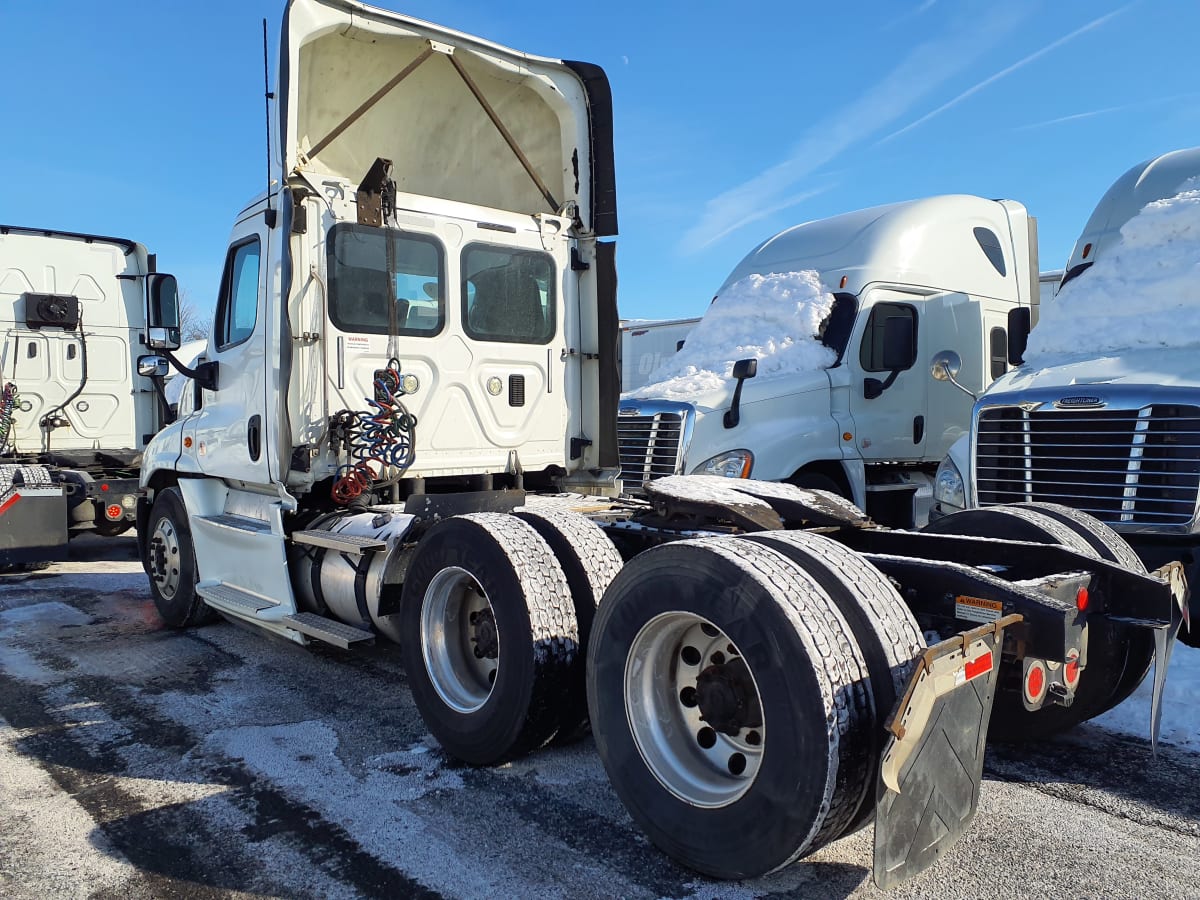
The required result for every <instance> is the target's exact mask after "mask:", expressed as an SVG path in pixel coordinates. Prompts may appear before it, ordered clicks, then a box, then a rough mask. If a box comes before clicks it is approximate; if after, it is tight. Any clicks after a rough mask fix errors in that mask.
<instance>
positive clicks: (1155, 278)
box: [1025, 178, 1200, 365]
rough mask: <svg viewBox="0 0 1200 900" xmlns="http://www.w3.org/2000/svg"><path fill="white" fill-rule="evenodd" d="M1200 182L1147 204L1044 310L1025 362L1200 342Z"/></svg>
mask: <svg viewBox="0 0 1200 900" xmlns="http://www.w3.org/2000/svg"><path fill="white" fill-rule="evenodd" d="M1197 284H1200V178H1192V179H1189V180H1188V181H1186V182H1184V184H1183V185H1181V186H1180V190H1179V193H1177V194H1176V195H1175V196H1174V197H1169V198H1167V199H1165V200H1156V201H1154V202H1152V203H1148V204H1146V206H1145V207H1144V208H1143V209H1142V211H1141V212H1140V213H1138V214H1137V215H1136V216H1134V217H1133V218H1132V219H1130V220H1129V221H1128V222H1126V223H1125V224H1124V225H1123V226H1122V228H1121V237H1120V239H1119V240H1118V241H1117V242H1116V243H1115V244H1113V245H1112V247H1110V248H1108V249H1107V250H1105V251H1104V253H1103V255H1101V256H1100V257H1099V258H1098V259H1097V260H1096V261H1095V263H1094V264H1093V265H1092V267H1091V268H1089V269H1088V270H1087V271H1085V272H1083V274H1081V275H1080V276H1079V277H1077V278H1075V279H1073V280H1071V281H1069V282H1067V284H1066V285H1064V286H1063V288H1062V290H1061V291H1059V293H1058V295H1057V296H1055V298H1054V300H1053V301H1052V302H1051V303H1046V304H1043V305H1042V309H1041V317H1040V319H1039V321H1038V324H1037V327H1036V328H1034V329H1033V333H1032V334H1030V336H1029V348H1028V350H1027V351H1026V353H1025V358H1026V360H1027V361H1033V362H1034V363H1035V365H1046V364H1047V362H1046V361H1045V360H1044V359H1038V357H1051V356H1054V355H1058V354H1079V353H1081V352H1086V353H1088V354H1089V355H1092V354H1095V353H1097V352H1099V353H1104V352H1111V351H1117V350H1140V349H1157V348H1160V347H1183V346H1190V345H1195V344H1198V343H1200V302H1197V300H1198V299H1200V298H1197V296H1196V285H1197Z"/></svg>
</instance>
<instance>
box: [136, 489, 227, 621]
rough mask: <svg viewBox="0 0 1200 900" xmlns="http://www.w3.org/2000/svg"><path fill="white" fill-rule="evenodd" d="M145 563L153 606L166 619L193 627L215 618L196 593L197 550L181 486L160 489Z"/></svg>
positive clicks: (152, 515) (151, 515)
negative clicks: (189, 525)
mask: <svg viewBox="0 0 1200 900" xmlns="http://www.w3.org/2000/svg"><path fill="white" fill-rule="evenodd" d="M144 564H145V567H146V572H147V573H148V574H149V576H150V594H151V596H152V597H153V598H154V607H155V608H156V609H157V610H158V614H159V615H160V616H161V617H162V620H163V621H164V622H166V623H167V624H168V625H170V626H171V627H172V628H191V627H192V626H195V625H205V624H207V623H209V622H212V621H213V620H214V619H216V612H214V611H213V610H212V609H211V608H210V607H208V606H206V605H205V603H204V600H203V598H202V597H201V596H200V595H199V594H197V593H196V553H195V550H194V548H193V547H192V531H191V528H189V527H188V518H187V509H186V508H185V507H184V505H183V497H182V495H181V494H180V493H179V488H174V487H171V488H166V489H164V490H161V491H159V492H158V496H157V497H156V498H155V499H154V506H153V507H152V508H151V510H150V520H149V538H148V539H147V541H146V558H145V560H144Z"/></svg>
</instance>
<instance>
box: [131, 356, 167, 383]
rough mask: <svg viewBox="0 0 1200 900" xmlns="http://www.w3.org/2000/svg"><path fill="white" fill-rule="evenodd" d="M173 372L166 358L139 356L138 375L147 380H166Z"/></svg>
mask: <svg viewBox="0 0 1200 900" xmlns="http://www.w3.org/2000/svg"><path fill="white" fill-rule="evenodd" d="M170 370H171V365H170V363H169V362H167V358H166V357H165V356H155V355H153V354H151V355H148V356H139V357H138V361H137V371H138V374H139V375H141V376H143V377H145V378H165V377H166V375H167V373H168V372H169V371H170Z"/></svg>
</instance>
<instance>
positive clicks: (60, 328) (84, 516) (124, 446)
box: [0, 225, 165, 566]
mask: <svg viewBox="0 0 1200 900" xmlns="http://www.w3.org/2000/svg"><path fill="white" fill-rule="evenodd" d="M153 271H154V256H153V255H152V254H150V253H148V252H147V250H146V248H145V246H143V245H142V244H139V243H137V242H136V241H130V240H125V239H123V238H112V237H102V236H100V235H93V234H76V233H72V232H65V231H54V230H50V229H41V228H22V227H18V226H11V225H5V226H0V327H2V328H3V332H4V343H3V345H2V346H0V566H29V565H37V564H39V563H42V562H45V561H47V560H51V559H55V558H59V557H61V556H62V555H63V554H64V553H65V550H66V545H67V540H68V536H70V535H75V534H79V533H82V532H85V531H90V532H93V533H99V534H104V535H116V534H120V533H121V532H123V531H125V530H127V529H128V528H130V527H132V526H133V523H134V517H135V504H136V497H137V493H138V466H139V464H140V462H141V452H142V448H143V447H144V446H145V444H146V442H147V441H148V440H149V439H150V437H151V436H152V435H153V434H154V433H155V432H156V431H158V429H159V427H160V426H161V425H162V424H163V422H164V421H165V417H164V407H163V405H162V404H161V403H160V401H159V396H160V395H159V394H158V392H157V391H156V389H155V387H154V384H153V382H152V380H151V379H150V378H146V377H143V376H141V375H139V374H137V372H136V371H135V368H134V367H135V362H136V359H137V356H138V353H139V352H141V348H140V347H139V341H140V340H141V337H142V333H143V332H144V330H145V324H146V322H145V310H146V299H145V281H146V276H147V274H149V273H151V272H153Z"/></svg>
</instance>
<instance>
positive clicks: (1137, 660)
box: [1018, 503, 1154, 715]
mask: <svg viewBox="0 0 1200 900" xmlns="http://www.w3.org/2000/svg"><path fill="white" fill-rule="evenodd" d="M1018 505H1019V506H1020V507H1021V508H1022V509H1032V510H1034V511H1035V512H1040V513H1042V514H1044V515H1047V516H1050V517H1051V518H1052V519H1057V520H1058V521H1060V522H1062V523H1063V524H1064V525H1066V526H1067V527H1068V528H1070V529H1071V530H1073V531H1074V532H1075V533H1076V534H1078V535H1079V536H1080V537H1081V538H1083V539H1084V540H1085V541H1087V542H1088V543H1089V544H1090V545H1091V547H1092V549H1093V550H1095V551H1096V552H1097V553H1098V554H1100V558H1101V559H1105V560H1108V561H1109V562H1115V563H1117V564H1118V565H1121V566H1124V567H1125V568H1126V569H1129V570H1130V571H1131V572H1138V573H1142V574H1144V573H1145V572H1146V566H1145V565H1144V564H1143V563H1142V560H1141V559H1140V558H1139V557H1138V555H1137V553H1136V552H1135V551H1134V549H1133V548H1132V547H1130V546H1129V542H1128V541H1126V540H1125V538H1123V537H1121V535H1119V534H1117V532H1115V531H1113V530H1112V529H1111V528H1109V527H1108V526H1107V525H1105V524H1104V523H1103V522H1101V521H1100V520H1099V519H1097V518H1095V517H1094V516H1089V515H1088V514H1087V513H1083V512H1080V511H1079V510H1077V509H1071V507H1069V506H1063V505H1061V504H1059V503H1021V504H1018ZM1099 624H1100V626H1101V628H1102V629H1103V630H1105V631H1108V632H1110V634H1109V635H1108V636H1107V637H1105V638H1104V640H1105V641H1107V642H1109V643H1118V644H1120V645H1121V646H1123V647H1124V648H1125V662H1124V664H1123V665H1121V667H1120V668H1121V670H1122V671H1121V677H1120V679H1119V680H1118V682H1117V685H1116V687H1115V688H1114V689H1113V693H1112V696H1110V697H1109V698H1108V700H1107V701H1105V706H1104V708H1103V709H1101V710H1100V712H1101V713H1102V712H1107V711H1108V710H1110V709H1112V708H1113V707H1115V706H1119V705H1120V704H1121V703H1124V702H1125V700H1127V699H1128V698H1129V695H1130V694H1132V693H1133V692H1134V691H1136V690H1137V687H1138V685H1139V684H1141V683H1142V680H1143V679H1144V678H1145V677H1146V674H1147V673H1148V672H1149V671H1150V665H1151V664H1152V663H1153V662H1154V636H1153V635H1152V634H1151V633H1150V631H1149V630H1148V629H1145V628H1122V627H1120V626H1119V625H1114V624H1112V623H1110V622H1103V623H1099ZM1096 715H1100V713H1096Z"/></svg>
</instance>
